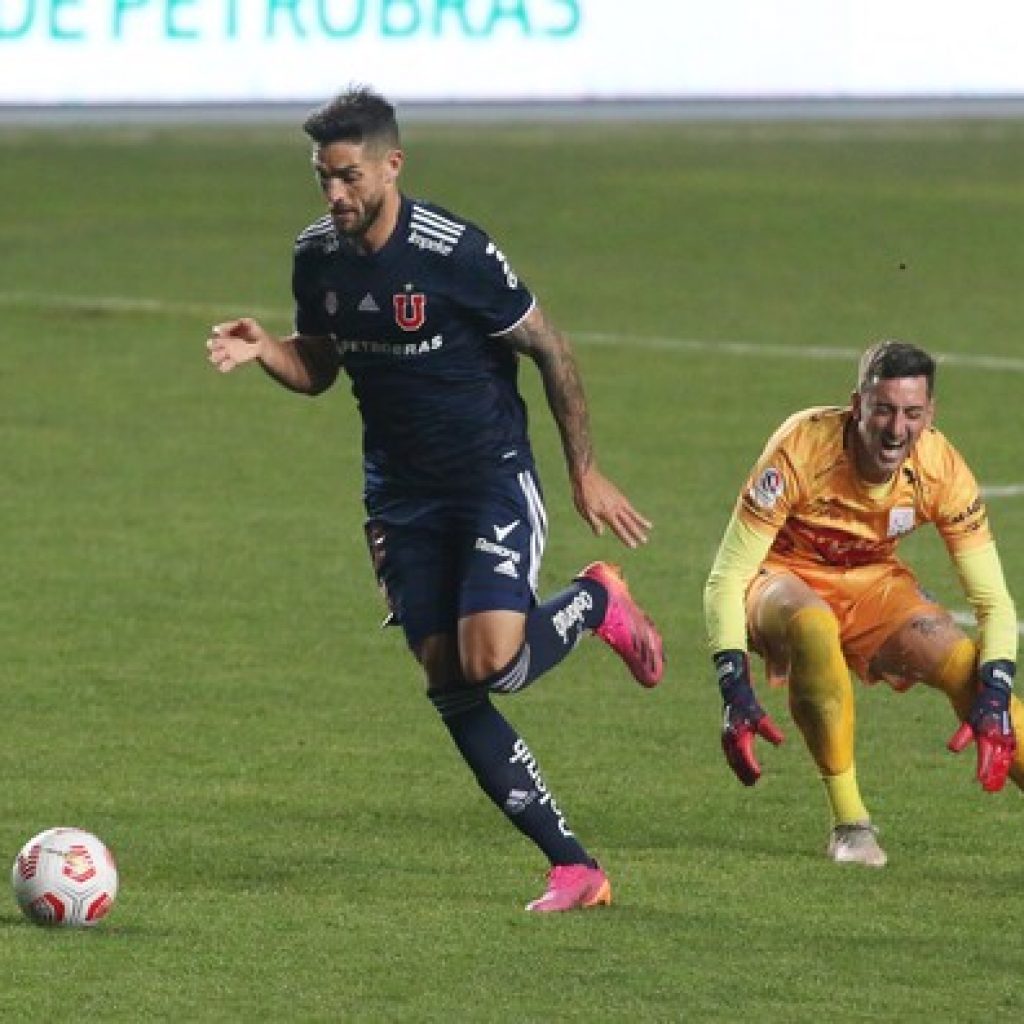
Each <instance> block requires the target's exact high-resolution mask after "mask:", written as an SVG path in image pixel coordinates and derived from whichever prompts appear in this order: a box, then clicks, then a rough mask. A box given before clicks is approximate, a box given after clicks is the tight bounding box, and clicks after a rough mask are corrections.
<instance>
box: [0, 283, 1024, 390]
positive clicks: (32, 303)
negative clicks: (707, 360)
mask: <svg viewBox="0 0 1024 1024" xmlns="http://www.w3.org/2000/svg"><path fill="white" fill-rule="evenodd" d="M0 306H26V307H29V308H35V309H68V310H82V311H83V312H88V311H99V312H105V313H157V314H172V315H173V314H179V313H180V314H183V315H189V316H203V317H209V318H211V319H216V320H227V319H230V318H231V317H232V316H234V315H239V316H242V315H245V316H256V317H261V318H274V319H280V320H287V321H291V319H292V316H293V314H294V311H293V310H292V309H290V308H288V309H286V308H284V307H275V306H253V305H249V304H247V303H245V304H243V303H237V302H235V301H230V302H222V303H213V302H166V301H164V300H163V299H149V298H141V297H140V298H136V297H131V296H119V295H109V296H96V297H94V298H90V297H88V296H74V295H66V296H65V295H42V294H37V293H32V292H0ZM239 306H241V307H242V309H241V310H239V309H238V307H239ZM569 334H570V336H571V337H573V338H575V339H577V340H578V341H580V342H582V343H584V344H588V345H621V344H623V343H624V342H625V343H629V344H633V345H636V346H638V347H639V348H646V349H654V350H659V351H664V352H715V353H718V354H720V355H727V356H762V357H765V356H767V357H772V358H776V359H802V360H807V359H821V360H838V361H842V362H851V361H855V360H857V359H858V358H860V355H861V353H860V351H859V350H855V349H851V348H826V347H824V346H821V345H768V344H759V343H757V342H752V341H711V340H708V339H706V338H661V337H651V336H647V335H642V334H625V333H619V334H609V333H603V332H595V331H579V332H573V331H570V332H569ZM935 356H936V358H937V359H938V361H939V362H940V363H943V364H945V365H949V366H963V367H966V368H967V369H975V370H998V371H1002V372H1004V373H1024V359H1018V358H1014V357H1013V356H991V355H978V354H967V353H956V352H948V353H942V352H937V353H935Z"/></svg>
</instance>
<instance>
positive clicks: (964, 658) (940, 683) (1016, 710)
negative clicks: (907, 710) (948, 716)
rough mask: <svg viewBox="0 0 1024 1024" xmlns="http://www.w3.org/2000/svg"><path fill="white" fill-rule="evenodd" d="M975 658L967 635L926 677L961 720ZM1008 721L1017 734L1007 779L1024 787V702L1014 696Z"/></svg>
mask: <svg viewBox="0 0 1024 1024" xmlns="http://www.w3.org/2000/svg"><path fill="white" fill-rule="evenodd" d="M976 657H977V649H976V648H975V646H974V643H973V642H972V641H971V640H968V639H966V638H965V639H963V640H960V641H958V642H957V643H955V644H954V645H953V649H952V650H951V651H950V652H949V654H948V655H947V656H946V660H945V661H944V662H943V663H942V664H941V665H940V666H939V668H938V669H937V671H936V672H935V675H934V676H933V677H932V678H931V679H929V680H928V683H929V685H931V686H934V687H935V688H936V689H938V690H941V691H942V692H943V693H944V694H945V695H946V696H947V697H948V698H949V701H950V703H951V704H952V705H953V710H954V711H955V712H956V714H957V718H959V719H960V721H965V720H966V718H967V716H968V714H969V713H970V710H971V703H972V701H973V700H974V693H975V689H976V683H975V680H976V673H975V664H976ZM1010 720H1011V721H1012V722H1013V731H1014V734H1015V735H1016V737H1017V753H1016V754H1015V755H1014V758H1013V765H1012V766H1011V767H1010V778H1011V779H1013V781H1014V782H1015V783H1016V784H1017V786H1018V787H1019V788H1020V789H1024V704H1022V703H1021V701H1020V700H1019V699H1018V698H1017V697H1016V695H1014V696H1013V697H1011V698H1010Z"/></svg>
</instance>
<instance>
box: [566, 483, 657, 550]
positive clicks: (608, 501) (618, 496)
mask: <svg viewBox="0 0 1024 1024" xmlns="http://www.w3.org/2000/svg"><path fill="white" fill-rule="evenodd" d="M572 496H573V502H574V503H575V505H576V511H577V512H579V514H580V515H581V516H582V517H583V518H584V519H585V520H586V521H587V522H588V523H589V524H590V528H591V529H592V530H593V531H594V533H596V534H597V535H598V536H601V534H603V533H604V528H605V526H607V527H608V528H609V529H610V530H611V531H612V533H614V534H615V536H616V537H618V538H619V540H620V541H622V543H623V544H625V545H626V547H628V548H635V547H639V545H641V544H646V543H647V532H648V530H650V528H651V522H650V520H648V519H645V518H644V517H643V516H642V515H640V513H639V512H637V510H636V509H635V508H633V505H632V503H631V502H630V501H629V499H628V498H627V497H626V496H625V495H624V494H623V493H622V491H620V490H619V489H618V487H616V486H615V484H613V483H612V482H611V480H609V479H608V478H607V477H606V476H605V475H604V474H603V473H601V472H600V470H598V469H597V467H596V466H590V467H589V468H588V469H587V470H586V471H585V472H584V473H583V474H582V475H581V476H580V477H579V479H576V480H573V488H572Z"/></svg>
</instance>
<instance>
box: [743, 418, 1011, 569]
mask: <svg viewBox="0 0 1024 1024" xmlns="http://www.w3.org/2000/svg"><path fill="white" fill-rule="evenodd" d="M853 429H854V424H853V422H852V420H851V417H850V410H849V409H848V408H846V409H841V408H837V407H822V408H817V409H807V410H805V411H804V412H799V413H796V414H795V415H793V416H791V417H790V418H789V419H788V420H786V422H785V423H783V424H782V426H781V427H780V428H779V429H778V430H777V431H776V432H775V434H774V435H773V436H772V437H771V438H770V439H769V441H768V444H767V445H766V447H765V450H764V452H763V453H762V455H761V457H760V459H758V461H757V463H756V465H755V466H754V469H753V471H752V473H751V475H750V478H749V479H748V481H747V484H746V486H745V488H744V490H743V493H742V494H741V496H740V499H739V502H738V507H737V514H738V516H739V518H740V519H741V520H743V521H744V522H746V523H747V524H748V525H749V526H751V527H752V528H754V529H756V530H760V531H761V532H764V531H765V529H766V528H767V529H768V530H770V531H776V530H777V531H778V533H777V534H776V536H775V540H774V543H773V544H772V549H771V553H770V554H769V556H768V557H769V558H770V559H773V560H782V561H785V562H789V563H791V564H794V565H797V564H798V565H803V566H806V567H807V568H812V567H820V568H824V567H836V568H840V569H844V568H852V567H854V566H861V565H872V564H879V563H884V562H887V561H891V560H893V559H895V549H896V544H897V543H898V541H899V539H900V537H903V536H905V535H906V534H908V533H910V532H911V531H913V530H914V529H916V528H917V527H918V526H920V525H921V524H922V523H934V524H935V526H936V528H937V529H938V531H939V533H940V534H941V536H942V538H943V540H944V541H945V543H946V547H947V548H948V549H949V551H950V553H951V554H953V553H955V552H959V551H966V550H968V549H971V548H975V547H978V546H980V545H982V544H985V543H988V542H990V541H991V539H992V535H991V531H990V529H989V524H988V516H987V513H986V511H985V505H984V503H983V502H982V500H981V494H980V492H979V490H978V484H977V482H976V481H975V479H974V475H973V474H972V473H971V471H970V469H969V468H968V467H967V464H966V463H965V462H964V460H963V458H962V457H961V455H960V454H959V452H957V450H956V449H955V448H954V447H953V446H952V445H951V444H950V443H949V441H947V440H946V438H945V437H944V436H943V435H942V434H941V433H940V432H939V431H938V430H936V429H934V428H928V429H927V430H925V431H924V432H923V433H922V435H921V436H920V438H919V439H918V441H917V444H915V445H914V448H913V450H912V451H911V453H910V456H909V457H908V458H907V460H906V461H905V462H904V463H903V465H902V466H901V467H900V470H899V472H898V473H897V474H896V476H895V477H894V479H893V480H892V481H890V482H889V483H886V484H883V485H880V486H874V487H872V486H869V485H868V484H865V483H864V482H863V481H862V480H860V478H859V477H858V476H857V473H856V470H855V468H854V465H853V460H852V458H851V457H850V456H849V455H848V454H847V452H846V450H845V446H844V439H845V438H846V436H847V432H848V431H849V430H853Z"/></svg>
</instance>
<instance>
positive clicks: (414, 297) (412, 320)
mask: <svg viewBox="0 0 1024 1024" xmlns="http://www.w3.org/2000/svg"><path fill="white" fill-rule="evenodd" d="M392 300H393V302H394V306H395V323H396V324H398V326H399V327H401V328H402V330H403V331H418V330H419V329H420V328H421V327H422V326H423V324H424V323H425V322H426V319H427V297H426V295H424V294H423V292H402V294H401V295H393V296H392Z"/></svg>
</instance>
